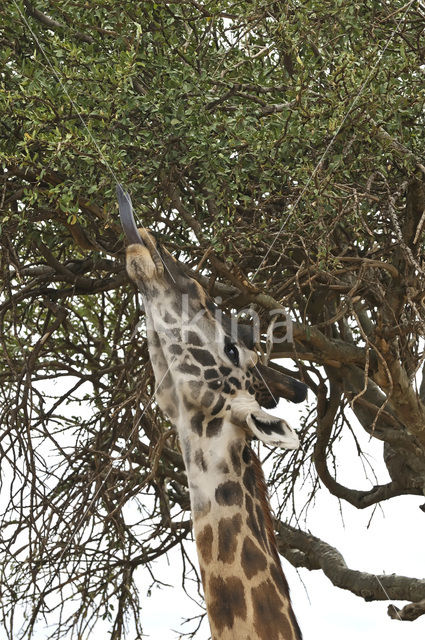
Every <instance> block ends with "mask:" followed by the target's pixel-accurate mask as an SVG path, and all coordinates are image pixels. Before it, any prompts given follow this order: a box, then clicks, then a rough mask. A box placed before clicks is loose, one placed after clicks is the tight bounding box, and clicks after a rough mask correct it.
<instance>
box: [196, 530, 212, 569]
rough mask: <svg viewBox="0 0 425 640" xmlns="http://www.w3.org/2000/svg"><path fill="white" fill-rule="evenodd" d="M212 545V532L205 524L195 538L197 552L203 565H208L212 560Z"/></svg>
mask: <svg viewBox="0 0 425 640" xmlns="http://www.w3.org/2000/svg"><path fill="white" fill-rule="evenodd" d="M212 543H213V530H212V527H211V525H210V524H207V525H206V526H205V527H204V528H203V529H202V531H201V532H200V533H199V534H198V535H197V537H196V544H197V547H198V551H199V553H200V555H201V557H202V560H203V561H204V562H205V564H209V563H210V562H211V560H212Z"/></svg>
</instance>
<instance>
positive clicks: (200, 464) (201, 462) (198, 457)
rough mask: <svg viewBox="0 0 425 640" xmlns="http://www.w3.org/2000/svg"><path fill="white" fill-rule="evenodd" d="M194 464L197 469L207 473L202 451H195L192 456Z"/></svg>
mask: <svg viewBox="0 0 425 640" xmlns="http://www.w3.org/2000/svg"><path fill="white" fill-rule="evenodd" d="M194 460H195V464H196V465H197V466H198V467H199V469H200V470H201V471H207V469H208V465H207V463H206V460H205V458H204V452H203V451H202V449H197V450H196V451H195V455H194Z"/></svg>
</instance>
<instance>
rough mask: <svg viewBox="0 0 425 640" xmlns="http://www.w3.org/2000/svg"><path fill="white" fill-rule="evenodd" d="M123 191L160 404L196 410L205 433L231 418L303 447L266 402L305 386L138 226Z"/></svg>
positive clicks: (173, 412)
mask: <svg viewBox="0 0 425 640" xmlns="http://www.w3.org/2000/svg"><path fill="white" fill-rule="evenodd" d="M118 197H119V204H120V215H121V221H122V225H123V228H124V231H125V234H126V236H127V240H128V242H129V246H128V247H127V271H128V274H129V276H130V278H131V279H132V280H133V281H134V282H135V283H136V284H137V286H138V287H139V289H140V290H141V292H142V294H143V298H144V301H145V312H146V322H147V331H148V344H149V351H150V357H151V361H152V365H153V368H154V373H155V379H156V383H157V390H156V399H157V402H158V404H159V406H160V408H161V409H162V410H163V411H164V412H165V413H166V414H167V415H168V416H169V418H170V419H171V420H172V421H175V420H176V419H177V418H178V416H179V415H181V414H182V413H184V412H185V413H186V415H187V414H188V412H189V415H190V416H191V421H192V423H193V424H192V428H193V430H195V431H196V430H198V431H199V435H202V429H203V428H204V427H205V424H206V425H207V426H206V429H205V433H206V435H207V436H208V435H210V436H211V437H212V436H214V435H216V434H217V433H218V431H219V430H220V429H221V426H222V423H223V419H224V418H227V421H230V422H231V423H232V424H233V425H236V427H238V428H239V429H241V430H242V431H244V432H245V434H246V435H247V436H248V437H257V438H258V439H259V440H261V441H263V442H265V443H267V444H271V445H276V446H280V447H282V448H285V449H296V448H297V447H298V446H299V441H298V436H297V434H296V433H295V431H294V430H293V429H292V428H291V427H290V426H289V425H288V423H287V422H286V421H285V420H282V419H280V418H277V417H274V416H272V415H270V414H268V413H267V412H266V411H264V409H263V407H265V408H272V407H275V406H276V404H277V402H278V400H279V398H281V397H282V398H286V399H288V400H291V401H292V402H302V401H303V400H304V399H305V397H306V389H307V388H306V386H305V385H304V384H303V383H301V382H299V381H298V380H295V379H294V378H291V377H289V376H286V375H284V374H281V373H280V372H278V371H277V370H275V369H272V368H270V367H267V366H265V365H263V364H260V363H259V362H258V356H257V353H256V351H255V350H254V341H253V332H252V330H251V328H250V327H249V326H247V325H241V324H239V323H235V322H232V320H231V319H230V318H228V317H226V316H224V315H223V313H222V312H221V310H220V309H219V308H218V307H217V306H216V305H215V304H214V303H213V302H212V300H211V299H210V298H209V297H208V296H207V295H206V293H205V291H204V289H203V288H202V287H201V285H200V284H199V283H198V282H197V281H196V280H194V279H193V278H191V277H190V276H189V275H188V274H187V272H186V270H185V268H184V267H183V265H182V264H181V263H179V262H178V261H177V260H175V259H174V258H173V257H172V256H171V255H170V253H169V252H168V251H167V250H166V249H164V248H162V247H161V246H160V245H159V244H158V243H157V241H156V240H155V238H154V236H153V235H152V234H151V233H149V232H148V231H146V230H145V229H141V230H140V231H139V230H138V229H137V228H136V225H135V223H134V219H133V215H132V207H131V201H130V198H129V196H128V194H125V193H124V192H123V191H122V189H120V188H119V189H118ZM205 416H207V418H208V420H207V422H205ZM203 425H204V426H203Z"/></svg>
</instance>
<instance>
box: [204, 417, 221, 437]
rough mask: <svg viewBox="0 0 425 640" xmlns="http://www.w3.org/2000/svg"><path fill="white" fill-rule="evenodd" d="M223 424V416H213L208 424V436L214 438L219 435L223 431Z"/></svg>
mask: <svg viewBox="0 0 425 640" xmlns="http://www.w3.org/2000/svg"><path fill="white" fill-rule="evenodd" d="M222 424H223V418H213V419H212V420H210V421H209V423H208V424H207V432H206V435H207V438H213V437H214V436H217V435H218V434H219V433H220V431H221V427H222Z"/></svg>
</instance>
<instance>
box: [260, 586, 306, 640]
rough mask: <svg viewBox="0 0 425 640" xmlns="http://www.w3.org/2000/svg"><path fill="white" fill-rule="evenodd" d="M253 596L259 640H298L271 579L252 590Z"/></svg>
mask: <svg viewBox="0 0 425 640" xmlns="http://www.w3.org/2000/svg"><path fill="white" fill-rule="evenodd" d="M251 596H252V606H253V609H254V629H255V631H256V633H257V637H258V640H280V639H281V638H288V640H296V639H295V637H294V631H293V627H292V624H291V622H292V621H291V620H290V617H289V616H287V615H285V613H284V612H283V611H282V602H281V600H280V597H279V595H278V593H277V591H276V589H275V587H274V585H273V583H272V581H271V580H270V579H269V580H266V581H265V582H262V583H261V584H259V585H258V587H254V588H252V589H251ZM288 617H289V619H288Z"/></svg>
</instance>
